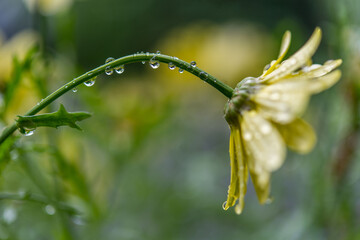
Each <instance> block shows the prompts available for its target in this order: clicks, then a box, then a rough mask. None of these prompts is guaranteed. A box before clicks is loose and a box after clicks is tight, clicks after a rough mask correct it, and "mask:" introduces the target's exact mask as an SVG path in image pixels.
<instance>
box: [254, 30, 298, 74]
mask: <svg viewBox="0 0 360 240" xmlns="http://www.w3.org/2000/svg"><path fill="white" fill-rule="evenodd" d="M290 42H291V33H290V31H286V32H285V33H284V36H283V39H282V42H281V47H280V52H279V56H278V59H276V61H275V62H274V63H272V64H271V66H270V68H269V69H268V70H267V71H265V72H264V73H263V75H262V76H261V77H264V76H266V75H268V74H269V73H271V72H272V71H274V69H275V68H276V66H277V65H278V64H279V63H280V62H281V61H282V60H283V58H284V57H285V55H286V53H287V51H288V50H289V47H290Z"/></svg>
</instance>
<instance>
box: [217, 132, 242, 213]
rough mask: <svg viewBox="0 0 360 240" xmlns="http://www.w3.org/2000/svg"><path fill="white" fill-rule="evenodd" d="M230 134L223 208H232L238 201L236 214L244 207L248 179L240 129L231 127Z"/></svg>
mask: <svg viewBox="0 0 360 240" xmlns="http://www.w3.org/2000/svg"><path fill="white" fill-rule="evenodd" d="M230 129H231V134H230V150H229V151H230V166H231V179H230V185H229V190H228V197H227V201H226V202H225V203H224V206H223V208H224V209H225V210H227V209H228V208H229V207H231V206H234V204H235V202H236V200H239V203H238V204H237V206H236V208H235V211H236V213H237V214H240V213H241V212H242V209H243V207H244V197H245V193H246V185H247V179H248V170H247V167H246V164H245V159H244V153H243V148H242V142H241V138H240V129H239V127H238V126H231V127H230Z"/></svg>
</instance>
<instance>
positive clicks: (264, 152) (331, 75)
mask: <svg viewBox="0 0 360 240" xmlns="http://www.w3.org/2000/svg"><path fill="white" fill-rule="evenodd" d="M290 39H291V34H290V32H289V31H287V32H285V34H284V37H283V40H282V44H281V48H280V53H279V56H278V59H277V60H274V61H272V62H271V63H270V64H268V65H267V66H266V67H265V69H264V72H263V74H262V75H261V76H259V77H257V78H255V77H247V78H245V79H243V80H242V81H241V82H239V83H238V84H237V86H236V88H235V89H234V92H233V96H232V98H231V99H230V100H229V101H228V103H227V104H226V106H225V119H226V121H227V122H228V124H229V126H230V132H231V133H230V166H231V178H230V185H229V190H228V197H227V201H226V202H225V203H224V205H223V208H224V209H225V210H226V209H228V208H229V207H231V206H234V205H235V203H236V201H238V204H237V205H236V207H235V211H236V213H238V214H240V213H241V212H242V209H243V207H244V196H245V193H246V185H247V181H248V173H250V177H251V179H252V182H253V184H254V187H255V191H256V194H257V196H258V199H259V202H260V203H261V204H263V203H265V202H266V201H267V200H268V199H269V194H270V177H271V172H273V171H275V170H277V169H279V168H280V167H281V165H282V164H283V162H284V160H285V156H286V145H287V146H288V147H289V148H290V149H292V150H294V151H296V152H298V153H307V152H309V151H310V150H311V149H312V148H313V146H314V145H315V142H316V136H315V134H314V131H313V129H312V127H311V126H310V125H309V124H308V123H306V122H305V121H304V120H302V119H301V118H300V117H301V115H302V113H303V112H304V110H305V109H306V106H307V104H308V101H309V98H310V96H311V95H312V94H315V93H319V92H321V91H323V90H325V89H327V88H329V87H331V86H332V85H334V84H335V83H336V82H337V81H338V80H339V79H340V77H341V72H340V70H334V69H335V68H337V67H338V66H339V65H340V64H341V63H342V61H341V60H340V59H338V60H329V61H327V62H325V63H324V64H323V65H320V64H312V61H311V57H312V56H313V54H314V53H315V51H316V49H317V48H318V46H319V43H320V40H321V30H320V28H316V29H315V31H314V33H313V34H312V36H311V37H310V39H309V40H308V41H307V42H306V43H305V45H304V46H303V47H302V48H300V49H299V50H298V51H297V52H296V53H295V54H293V55H292V56H291V57H290V58H289V59H287V60H284V61H283V58H284V56H285V54H286V53H287V51H288V49H289V46H290Z"/></svg>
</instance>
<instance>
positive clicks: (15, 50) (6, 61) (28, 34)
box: [0, 30, 38, 85]
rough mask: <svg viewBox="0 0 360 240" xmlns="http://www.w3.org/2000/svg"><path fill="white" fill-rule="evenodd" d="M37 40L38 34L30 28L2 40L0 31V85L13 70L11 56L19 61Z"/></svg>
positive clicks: (8, 77) (7, 78)
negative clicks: (6, 39)
mask: <svg viewBox="0 0 360 240" xmlns="http://www.w3.org/2000/svg"><path fill="white" fill-rule="evenodd" d="M37 42H38V36H37V34H36V33H35V32H33V31H31V30H24V31H21V32H19V33H18V34H16V35H15V36H13V37H12V38H11V39H9V40H8V41H4V37H3V34H2V33H1V32H0V56H1V57H0V85H2V84H3V83H4V82H6V81H8V80H9V79H10V75H11V72H12V70H13V65H12V64H13V58H14V57H15V56H16V57H17V59H18V60H19V61H20V62H21V61H23V59H24V58H25V55H26V53H27V52H28V51H29V49H30V48H31V47H33V46H34V45H35V43H37Z"/></svg>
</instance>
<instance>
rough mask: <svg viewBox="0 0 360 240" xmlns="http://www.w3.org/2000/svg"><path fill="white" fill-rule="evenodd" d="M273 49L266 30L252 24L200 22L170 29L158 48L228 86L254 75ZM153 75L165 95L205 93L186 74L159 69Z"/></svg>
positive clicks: (196, 82) (200, 86) (192, 78)
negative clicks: (193, 62)
mask: <svg viewBox="0 0 360 240" xmlns="http://www.w3.org/2000/svg"><path fill="white" fill-rule="evenodd" d="M272 46H273V41H272V39H271V38H270V36H269V35H268V34H267V33H266V31H263V30H262V29H260V28H259V27H256V26H254V25H250V24H239V23H235V22H229V23H226V24H221V25H217V24H212V23H204V22H202V23H201V22H200V23H194V24H191V25H189V26H186V27H181V28H176V29H173V30H172V31H171V32H170V33H168V34H167V35H166V36H165V37H164V38H162V40H161V41H160V42H159V44H158V49H159V50H161V52H163V53H165V54H167V55H172V56H176V57H178V58H180V59H183V60H185V61H188V62H191V61H196V62H197V66H198V67H200V68H201V69H204V70H205V71H207V70H209V71H210V69H211V74H212V75H214V76H219V77H221V80H222V81H224V82H225V83H229V84H231V83H237V82H238V79H239V78H240V79H241V78H244V77H246V76H249V75H252V74H255V73H256V71H257V69H259V67H261V66H263V65H264V64H266V62H267V60H266V59H264V58H263V56H264V55H265V56H267V55H270V53H271V49H272ZM156 74H159V76H158V77H156V79H157V80H160V81H162V83H161V84H162V86H165V87H166V88H167V92H168V91H171V90H172V91H173V92H175V93H180V94H182V95H184V94H187V93H189V92H191V91H192V90H194V91H196V92H197V94H198V92H204V91H207V90H206V89H204V87H203V86H204V84H203V83H202V82H201V81H197V80H194V79H195V77H194V76H193V75H191V74H189V73H186V71H185V72H184V73H183V74H179V72H178V71H177V70H174V71H169V69H168V68H167V67H160V68H159V69H158V70H157V71H156ZM189 86H191V87H189ZM199 89H202V90H201V91H199ZM209 89H210V91H212V90H213V89H211V88H209ZM189 95H190V96H193V95H194V94H193V93H190V94H189ZM219 96H220V95H219ZM219 99H220V98H219ZM221 101H222V99H221Z"/></svg>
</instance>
